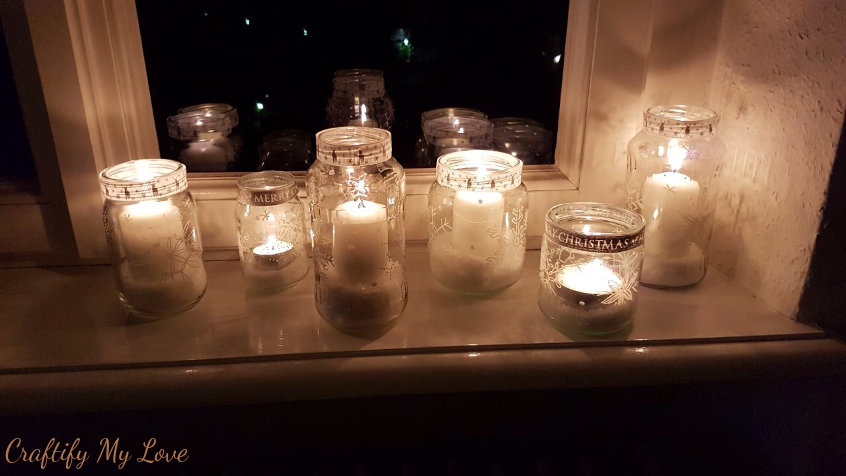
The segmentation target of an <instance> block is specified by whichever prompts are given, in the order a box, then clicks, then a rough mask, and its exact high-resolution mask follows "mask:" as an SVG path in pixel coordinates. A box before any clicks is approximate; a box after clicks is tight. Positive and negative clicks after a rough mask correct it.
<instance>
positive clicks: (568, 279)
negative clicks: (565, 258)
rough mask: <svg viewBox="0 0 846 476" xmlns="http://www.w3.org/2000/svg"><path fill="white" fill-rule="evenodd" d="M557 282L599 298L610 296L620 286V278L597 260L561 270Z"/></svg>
mask: <svg viewBox="0 0 846 476" xmlns="http://www.w3.org/2000/svg"><path fill="white" fill-rule="evenodd" d="M556 280H557V281H558V283H559V284H560V285H561V286H562V287H564V288H567V289H570V290H572V291H576V292H580V293H584V294H593V295H597V296H599V295H603V294H610V293H611V292H612V291H613V290H614V289H615V288H617V287H619V286H620V277H619V276H617V274H616V273H614V271H612V270H611V269H610V268H608V267H607V266H605V265H604V264H602V262H601V261H600V260H596V259H595V260H593V261H589V262H587V263H585V264H577V265H570V266H565V267H563V268H561V271H559V272H558V276H556Z"/></svg>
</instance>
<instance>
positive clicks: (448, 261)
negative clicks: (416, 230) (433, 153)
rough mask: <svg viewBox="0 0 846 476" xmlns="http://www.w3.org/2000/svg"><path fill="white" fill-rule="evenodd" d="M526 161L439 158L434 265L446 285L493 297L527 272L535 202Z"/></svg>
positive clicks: (470, 153)
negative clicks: (532, 202) (526, 177)
mask: <svg viewBox="0 0 846 476" xmlns="http://www.w3.org/2000/svg"><path fill="white" fill-rule="evenodd" d="M522 170H523V162H521V161H520V159H517V158H515V157H513V156H511V155H510V154H506V153H503V152H495V151H491V150H464V151H459V152H452V153H449V154H446V155H443V156H441V157H440V158H439V159H438V166H437V171H436V182H435V183H433V184H432V187H431V188H430V189H429V264H430V266H431V268H432V275H433V276H434V277H435V279H437V280H438V282H440V283H441V284H443V285H444V286H446V287H448V288H450V289H452V290H454V291H457V292H460V293H465V294H485V293H492V292H496V291H499V290H502V289H504V288H507V287H508V286H510V285H512V284H513V283H514V282H515V281H517V280H518V279H519V278H520V275H521V274H522V272H523V258H524V256H525V254H526V222H527V215H528V213H527V212H528V203H529V197H528V192H527V190H526V186H525V185H523V183H522V181H521V175H522Z"/></svg>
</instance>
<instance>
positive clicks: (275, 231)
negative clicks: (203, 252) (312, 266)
mask: <svg viewBox="0 0 846 476" xmlns="http://www.w3.org/2000/svg"><path fill="white" fill-rule="evenodd" d="M297 192H298V189H297V183H296V179H294V176H293V175H291V174H290V173H288V172H276V171H265V172H256V173H252V174H247V175H243V176H241V177H240V178H239V179H238V204H237V205H236V207H235V218H236V225H237V228H238V251H239V252H240V255H241V272H242V273H243V275H244V280H245V281H246V282H247V284H248V285H250V286H251V287H253V288H255V289H258V290H262V291H268V292H276V291H280V290H282V289H285V288H287V287H289V286H292V285H294V284H296V283H297V282H299V281H300V280H301V279H303V277H304V276H305V275H306V273H307V272H308V262H309V259H308V256H307V255H306V246H305V234H304V233H303V224H304V216H303V215H304V214H303V207H302V205H301V204H300V202H299V200H297Z"/></svg>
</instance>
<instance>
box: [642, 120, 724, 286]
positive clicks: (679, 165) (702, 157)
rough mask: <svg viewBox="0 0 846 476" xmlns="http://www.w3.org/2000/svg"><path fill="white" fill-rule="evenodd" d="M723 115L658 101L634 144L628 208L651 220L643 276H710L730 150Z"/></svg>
mask: <svg viewBox="0 0 846 476" xmlns="http://www.w3.org/2000/svg"><path fill="white" fill-rule="evenodd" d="M717 122H718V116H717V113H716V112H714V111H712V110H710V109H705V108H701V107H695V106H684V105H676V106H653V107H650V108H649V109H647V110H646V112H645V113H644V114H643V130H641V131H640V132H639V133H638V134H637V135H636V136H634V137H633V138H632V139H631V141H629V144H628V170H627V175H626V188H627V194H628V205H629V208H630V209H632V210H634V211H636V212H639V213H640V214H641V215H643V218H644V219H646V231H645V236H644V243H645V255H644V259H643V273H642V274H641V278H640V279H641V282H643V283H644V284H648V285H652V286H660V287H678V286H688V285H692V284H696V283H698V282H699V281H701V280H702V278H703V277H704V276H705V270H706V264H707V261H706V256H705V250H706V249H707V247H708V242H709V241H710V238H711V227H712V224H713V221H714V206H715V202H716V190H715V188H714V178H715V177H716V175H717V173H718V170H719V165H720V162H721V160H722V157H723V155H724V154H725V146H724V145H723V143H722V142H720V140H719V139H718V138H717V136H716V126H717Z"/></svg>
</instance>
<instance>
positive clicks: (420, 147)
mask: <svg viewBox="0 0 846 476" xmlns="http://www.w3.org/2000/svg"><path fill="white" fill-rule="evenodd" d="M420 129H421V132H422V135H421V136H420V138H419V139H418V140H417V145H416V147H415V149H416V152H415V153H416V155H417V164H418V166H420V167H434V166H435V165H436V162H437V160H438V157H440V156H442V155H444V154H448V153H450V152H456V151H459V150H469V149H493V124H491V122H490V121H489V120H488V116H487V115H486V114H485V113H483V112H482V111H477V110H475V109H467V108H461V107H445V108H441V109H432V110H430V111H426V112H424V113H423V114H422V115H421V116H420Z"/></svg>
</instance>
